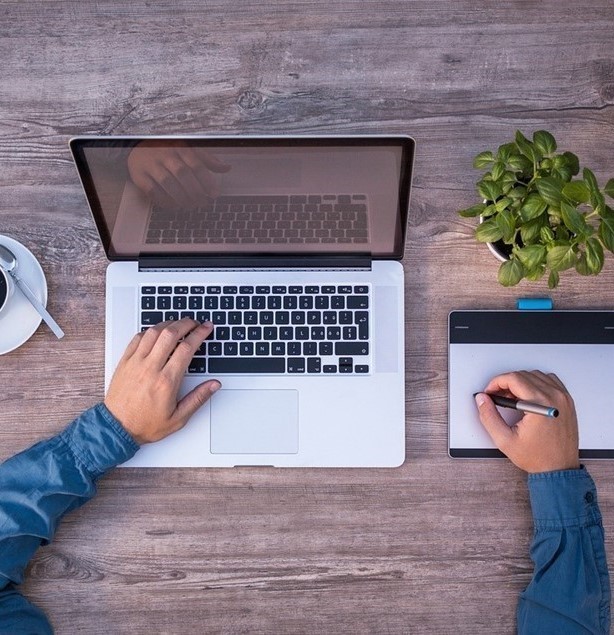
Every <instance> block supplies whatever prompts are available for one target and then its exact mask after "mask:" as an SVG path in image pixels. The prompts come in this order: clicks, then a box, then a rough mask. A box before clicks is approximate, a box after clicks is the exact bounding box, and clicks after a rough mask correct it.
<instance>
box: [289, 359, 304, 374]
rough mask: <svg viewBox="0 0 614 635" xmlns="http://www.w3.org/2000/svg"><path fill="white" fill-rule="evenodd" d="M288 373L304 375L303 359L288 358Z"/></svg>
mask: <svg viewBox="0 0 614 635" xmlns="http://www.w3.org/2000/svg"><path fill="white" fill-rule="evenodd" d="M288 372H289V373H304V372H305V359H304V358H303V357H288Z"/></svg>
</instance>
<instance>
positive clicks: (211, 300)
mask: <svg viewBox="0 0 614 635" xmlns="http://www.w3.org/2000/svg"><path fill="white" fill-rule="evenodd" d="M219 302H220V301H219V299H218V298H217V297H208V298H205V309H209V310H210V311H215V310H216V309H218V308H219Z"/></svg>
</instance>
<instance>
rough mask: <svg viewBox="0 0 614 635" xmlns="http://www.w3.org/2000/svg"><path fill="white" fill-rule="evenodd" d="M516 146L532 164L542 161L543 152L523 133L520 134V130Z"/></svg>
mask: <svg viewBox="0 0 614 635" xmlns="http://www.w3.org/2000/svg"><path fill="white" fill-rule="evenodd" d="M516 145H517V146H518V149H519V150H520V152H521V153H522V154H523V155H524V156H525V157H527V159H529V161H531V163H532V164H535V163H537V162H538V161H540V160H541V158H542V157H541V152H540V151H539V150H538V149H537V148H536V147H535V146H534V145H533V144H532V143H531V142H530V141H529V140H528V139H527V138H526V137H525V136H524V135H523V134H522V132H520V130H516ZM531 167H532V166H531Z"/></svg>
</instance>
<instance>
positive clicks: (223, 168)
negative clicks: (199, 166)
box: [193, 148, 232, 173]
mask: <svg viewBox="0 0 614 635" xmlns="http://www.w3.org/2000/svg"><path fill="white" fill-rule="evenodd" d="M193 150H194V153H195V154H196V156H197V157H198V159H199V161H202V163H204V164H205V165H206V166H207V167H208V168H209V169H210V170H211V171H212V172H219V173H223V172H228V171H229V170H231V169H232V165H230V164H229V163H224V161H222V160H221V159H219V158H218V157H216V156H215V155H214V154H211V152H209V151H208V150H205V149H204V148H193Z"/></svg>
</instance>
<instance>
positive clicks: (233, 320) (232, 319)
mask: <svg viewBox="0 0 614 635" xmlns="http://www.w3.org/2000/svg"><path fill="white" fill-rule="evenodd" d="M242 318H243V314H242V313H241V311H229V312H228V316H227V319H228V324H242Z"/></svg>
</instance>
